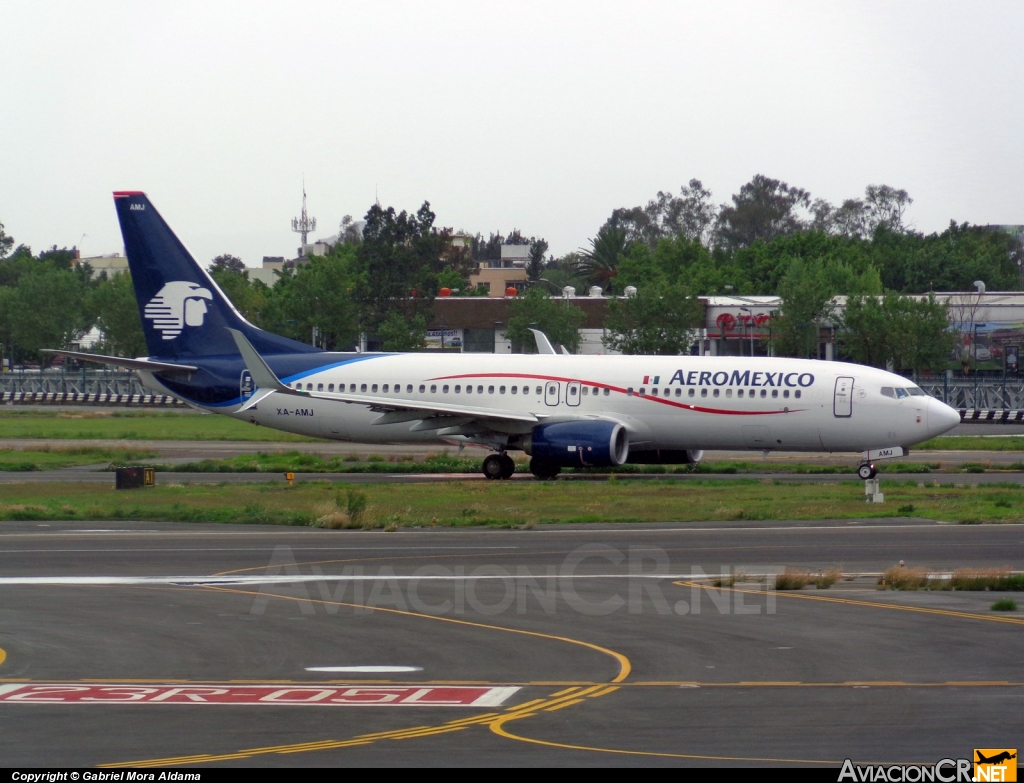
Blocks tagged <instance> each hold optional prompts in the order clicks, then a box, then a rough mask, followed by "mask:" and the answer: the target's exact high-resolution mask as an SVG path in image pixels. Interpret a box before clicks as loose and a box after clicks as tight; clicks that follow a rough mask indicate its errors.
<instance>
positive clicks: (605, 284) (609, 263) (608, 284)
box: [579, 226, 632, 293]
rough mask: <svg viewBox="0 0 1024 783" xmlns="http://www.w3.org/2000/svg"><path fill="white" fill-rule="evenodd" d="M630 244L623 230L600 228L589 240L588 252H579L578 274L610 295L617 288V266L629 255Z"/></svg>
mask: <svg viewBox="0 0 1024 783" xmlns="http://www.w3.org/2000/svg"><path fill="white" fill-rule="evenodd" d="M631 244H632V243H631V242H630V241H629V240H628V239H627V238H626V232H625V230H624V229H621V228H612V227H610V226H602V227H601V230H600V231H598V232H597V236H596V237H594V238H593V239H591V240H590V250H582V249H581V250H580V264H579V273H580V274H581V275H582V276H583V277H585V278H586V279H587V282H589V283H590V284H591V285H599V286H601V287H602V288H603V289H604V290H605V291H606V292H609V293H610V292H611V291H612V290H613V288H616V287H617V285H616V283H615V277H616V275H618V274H619V264H621V263H622V261H623V260H624V259H625V258H626V256H627V255H628V254H629V250H630V246H631Z"/></svg>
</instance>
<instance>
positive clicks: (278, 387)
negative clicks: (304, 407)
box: [225, 327, 295, 394]
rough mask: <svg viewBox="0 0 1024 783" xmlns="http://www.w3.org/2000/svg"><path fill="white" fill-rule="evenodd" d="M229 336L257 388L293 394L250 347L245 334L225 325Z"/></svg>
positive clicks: (250, 344)
mask: <svg viewBox="0 0 1024 783" xmlns="http://www.w3.org/2000/svg"><path fill="white" fill-rule="evenodd" d="M225 328H227V330H228V331H229V332H231V336H232V337H234V338H235V345H237V346H238V352H239V353H240V354H242V361H243V362H245V369H247V370H248V371H249V374H250V375H252V380H253V383H254V384H256V388H257V389H272V390H274V391H278V392H284V393H286V394H289V393H290V394H294V393H295V392H294V390H292V389H290V388H288V387H287V386H285V385H284V384H283V383H281V380H280V379H279V378H278V377H277V376H276V375H275V374H274V371H273V370H271V369H270V366H269V365H268V364H267V363H266V362H265V361H263V357H262V356H260V355H259V353H257V351H256V349H255V348H253V347H252V343H250V342H249V341H248V340H247V339H245V335H244V334H242V333H241V332H240V331H238V330H237V329H232V328H231V327H225Z"/></svg>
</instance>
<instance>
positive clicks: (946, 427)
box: [928, 398, 960, 438]
mask: <svg viewBox="0 0 1024 783" xmlns="http://www.w3.org/2000/svg"><path fill="white" fill-rule="evenodd" d="M959 423H960V411H958V410H957V409H956V408H951V407H949V406H948V405H946V403H944V402H941V401H940V400H936V399H934V398H933V399H931V400H929V401H928V435H929V437H932V438H934V437H937V436H939V435H942V434H944V433H946V432H949V431H950V430H951V429H953V428H954V427H955V426H956V425H958V424H959Z"/></svg>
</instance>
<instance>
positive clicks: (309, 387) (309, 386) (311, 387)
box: [306, 383, 313, 391]
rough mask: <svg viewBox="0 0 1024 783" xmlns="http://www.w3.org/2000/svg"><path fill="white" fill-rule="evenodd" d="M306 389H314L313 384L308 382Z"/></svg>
mask: <svg viewBox="0 0 1024 783" xmlns="http://www.w3.org/2000/svg"><path fill="white" fill-rule="evenodd" d="M306 391H313V384H311V383H307V384H306Z"/></svg>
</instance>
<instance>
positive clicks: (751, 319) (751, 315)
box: [740, 307, 754, 359]
mask: <svg viewBox="0 0 1024 783" xmlns="http://www.w3.org/2000/svg"><path fill="white" fill-rule="evenodd" d="M740 310H741V311H742V312H745V313H746V314H747V320H746V324H745V326H746V328H747V329H748V330H749V331H750V358H751V359H753V358H754V312H753V311H752V310H751V309H750V308H749V307H741V308H740Z"/></svg>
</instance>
